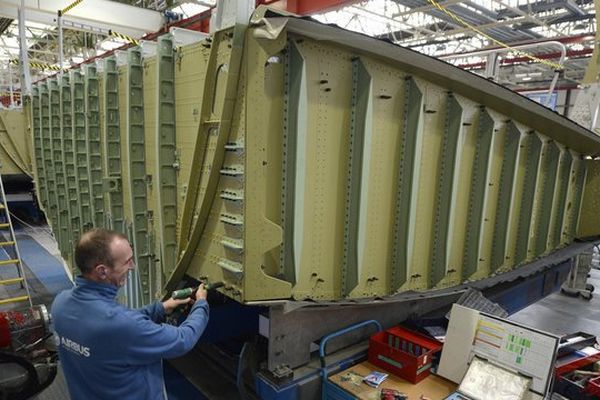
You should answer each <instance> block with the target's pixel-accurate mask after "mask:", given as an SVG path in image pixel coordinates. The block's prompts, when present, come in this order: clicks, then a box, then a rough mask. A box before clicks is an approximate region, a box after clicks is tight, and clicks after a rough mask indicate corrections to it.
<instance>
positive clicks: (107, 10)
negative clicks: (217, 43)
mask: <svg viewBox="0 0 600 400" xmlns="http://www.w3.org/2000/svg"><path fill="white" fill-rule="evenodd" d="M24 3H25V15H26V20H27V21H32V22H38V23H42V24H47V25H55V24H56V18H57V13H58V10H62V9H64V8H65V7H66V6H68V5H69V4H70V3H71V0H58V1H55V0H25V2H24ZM20 5H21V1H20V0H0V16H2V17H5V18H12V19H16V18H17V9H18V7H19V6H20ZM63 23H64V26H65V28H68V27H69V26H70V25H75V26H83V27H85V26H88V27H90V28H91V29H93V30H98V29H100V30H105V31H108V30H114V31H117V32H119V33H123V34H125V35H128V36H131V37H134V38H136V39H138V38H140V37H142V36H143V35H145V34H146V33H148V32H155V31H157V30H159V29H160V28H161V27H162V25H163V17H162V15H161V14H160V13H159V12H157V11H153V10H148V9H145V8H140V7H134V6H130V5H127V4H123V3H119V2H116V1H109V0H94V1H84V2H82V3H81V4H79V5H78V6H77V7H75V8H73V9H72V10H70V11H69V13H68V14H66V15H64V16H63Z"/></svg>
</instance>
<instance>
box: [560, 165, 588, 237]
mask: <svg viewBox="0 0 600 400" xmlns="http://www.w3.org/2000/svg"><path fill="white" fill-rule="evenodd" d="M581 168H584V161H583V160H582V159H581V157H580V156H579V155H577V154H574V155H573V164H572V165H571V173H570V174H569V193H568V195H567V205H566V206H565V216H564V219H563V229H562V243H565V244H567V243H570V242H572V241H573V233H572V232H573V231H574V230H575V229H574V227H575V226H577V222H578V217H579V208H578V205H577V198H578V191H580V190H583V188H579V187H577V175H578V174H579V173H580V169H581ZM582 222H583V221H582Z"/></svg>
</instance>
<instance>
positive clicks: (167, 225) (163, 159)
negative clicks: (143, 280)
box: [156, 35, 178, 276]
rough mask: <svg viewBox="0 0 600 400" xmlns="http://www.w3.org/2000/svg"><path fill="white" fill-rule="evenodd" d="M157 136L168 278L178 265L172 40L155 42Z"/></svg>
mask: <svg viewBox="0 0 600 400" xmlns="http://www.w3.org/2000/svg"><path fill="white" fill-rule="evenodd" d="M157 66H158V72H157V79H158V86H157V93H158V99H157V106H158V124H157V132H156V140H157V143H156V150H157V152H158V155H157V170H156V173H157V176H156V181H157V185H158V186H159V187H158V207H157V210H156V211H157V216H158V223H159V231H160V236H159V237H160V238H161V239H160V240H159V243H160V250H161V261H162V272H163V274H164V275H165V276H169V275H170V274H171V272H172V271H173V269H174V268H175V263H176V262H177V167H178V166H177V138H176V126H175V108H176V106H175V64H174V52H173V39H172V37H171V36H170V35H165V36H161V37H160V38H159V39H158V53H157Z"/></svg>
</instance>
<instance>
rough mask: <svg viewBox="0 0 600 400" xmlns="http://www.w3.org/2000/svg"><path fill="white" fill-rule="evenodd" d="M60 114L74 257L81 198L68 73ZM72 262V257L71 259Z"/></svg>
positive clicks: (63, 81)
mask: <svg viewBox="0 0 600 400" xmlns="http://www.w3.org/2000/svg"><path fill="white" fill-rule="evenodd" d="M59 90H60V114H61V140H60V148H61V153H62V163H63V172H64V189H65V192H64V193H65V203H66V204H65V214H66V217H67V226H68V237H69V246H68V249H67V251H68V254H69V255H71V256H72V253H73V249H74V243H75V241H76V240H77V239H78V238H79V235H80V234H81V232H80V231H79V206H78V205H77V203H78V202H79V197H78V194H77V177H76V175H75V173H76V171H75V152H74V151H73V102H72V101H71V86H70V76H69V74H68V73H65V74H63V75H62V76H61V77H60V87H59ZM71 260H72V257H71Z"/></svg>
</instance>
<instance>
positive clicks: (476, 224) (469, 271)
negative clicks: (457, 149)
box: [462, 107, 494, 279]
mask: <svg viewBox="0 0 600 400" xmlns="http://www.w3.org/2000/svg"><path fill="white" fill-rule="evenodd" d="M477 124H478V126H477V139H476V144H475V158H474V160H473V169H472V171H473V176H472V177H471V182H472V183H471V193H470V194H469V214H468V216H467V229H466V239H465V249H464V255H463V263H462V265H463V267H462V277H463V279H468V278H469V277H470V276H471V275H473V273H475V271H476V270H477V265H478V263H479V260H480V234H481V228H482V225H483V223H482V222H483V211H484V205H485V194H486V188H487V186H488V166H489V161H490V159H489V158H490V152H491V146H492V134H493V131H494V120H493V119H492V117H491V116H490V114H489V113H488V112H487V110H486V109H485V107H481V110H480V112H479V121H478V122H477Z"/></svg>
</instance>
